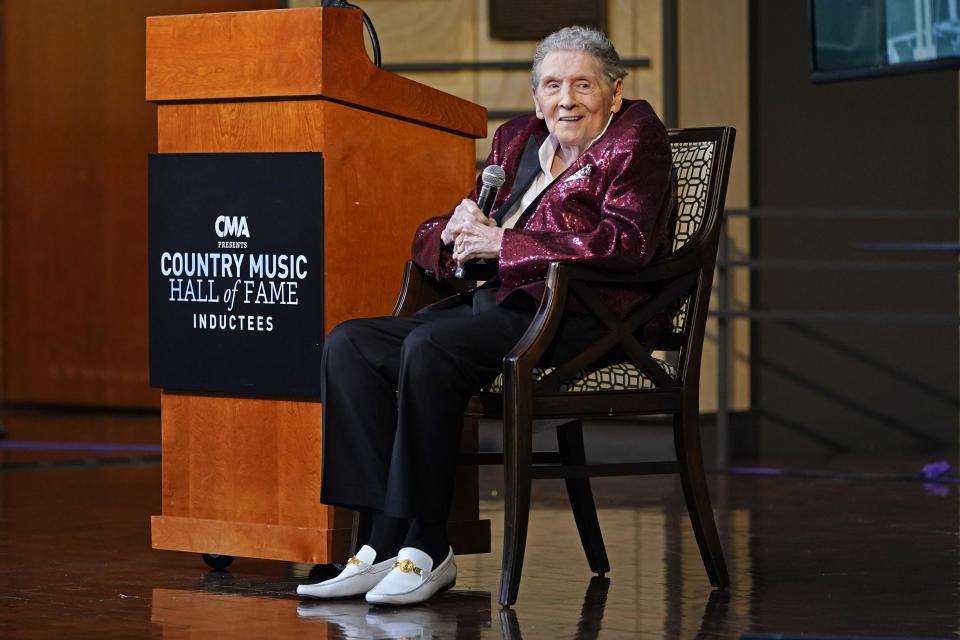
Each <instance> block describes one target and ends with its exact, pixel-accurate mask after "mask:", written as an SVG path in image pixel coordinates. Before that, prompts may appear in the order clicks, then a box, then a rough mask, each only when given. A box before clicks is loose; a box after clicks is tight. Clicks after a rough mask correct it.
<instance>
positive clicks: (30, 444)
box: [0, 440, 160, 454]
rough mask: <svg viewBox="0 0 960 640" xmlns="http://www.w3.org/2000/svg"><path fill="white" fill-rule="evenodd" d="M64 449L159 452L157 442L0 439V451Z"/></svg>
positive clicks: (94, 451) (86, 451) (67, 450)
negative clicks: (125, 442)
mask: <svg viewBox="0 0 960 640" xmlns="http://www.w3.org/2000/svg"><path fill="white" fill-rule="evenodd" d="M4 450H6V451H65V452H85V453H148V454H154V453H160V445H158V444H136V443H129V444H123V443H114V442H38V441H34V440H0V451H4Z"/></svg>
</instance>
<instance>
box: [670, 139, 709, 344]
mask: <svg viewBox="0 0 960 640" xmlns="http://www.w3.org/2000/svg"><path fill="white" fill-rule="evenodd" d="M715 146H716V143H715V142H714V141H712V140H704V141H700V142H673V143H671V144H670V149H671V150H672V151H673V166H674V169H675V170H676V173H677V215H676V219H675V221H674V228H673V251H676V250H677V249H679V248H680V247H682V246H683V245H685V244H687V242H689V241H690V239H691V238H693V237H694V236H695V235H696V234H697V232H698V231H700V229H701V228H702V227H703V223H704V217H705V216H704V214H705V213H706V211H707V191H708V187H709V185H710V177H711V176H710V168H711V166H712V165H713V153H714V147H715ZM688 300H689V296H686V297H684V298H682V299H681V300H678V301H677V303H676V305H675V307H674V312H673V314H672V317H671V319H670V324H671V326H672V328H673V332H674V333H681V332H682V331H683V327H684V322H686V318H687V302H688Z"/></svg>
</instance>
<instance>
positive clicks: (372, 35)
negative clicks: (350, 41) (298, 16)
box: [320, 0, 383, 68]
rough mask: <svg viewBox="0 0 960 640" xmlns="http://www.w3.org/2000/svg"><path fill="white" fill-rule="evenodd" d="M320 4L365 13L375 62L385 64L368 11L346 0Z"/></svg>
mask: <svg viewBox="0 0 960 640" xmlns="http://www.w3.org/2000/svg"><path fill="white" fill-rule="evenodd" d="M320 6H321V7H335V8H337V9H357V10H359V11H360V13H361V14H363V26H364V27H366V29H367V35H369V36H370V44H371V46H372V47H373V64H375V65H376V66H377V68H380V67H382V66H383V65H381V64H380V39H379V38H378V37H377V30H376V29H374V28H373V22H372V21H371V20H370V16H368V15H367V12H366V11H364V10H363V9H361V8H360V7H358V6H357V5H355V4H350V3H349V2H347V1H346V0H323V1H322V2H321V3H320Z"/></svg>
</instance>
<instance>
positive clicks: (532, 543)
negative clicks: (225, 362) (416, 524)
mask: <svg viewBox="0 0 960 640" xmlns="http://www.w3.org/2000/svg"><path fill="white" fill-rule="evenodd" d="M54 418H55V419H54V420H52V422H51V423H50V424H49V425H46V424H45V423H43V422H42V421H39V420H28V419H26V418H22V419H20V418H18V420H14V421H11V422H10V425H9V427H10V436H11V438H13V439H15V440H19V441H28V442H34V443H37V442H41V443H49V442H55V443H71V442H80V441H81V439H80V438H79V437H78V435H77V433H76V432H74V430H73V426H74V422H76V421H79V422H83V423H84V424H85V423H86V422H87V421H101V420H103V421H106V419H105V418H101V417H95V416H92V415H86V414H84V415H83V416H80V417H79V418H75V419H74V418H73V417H70V416H67V417H66V418H64V417H63V416H60V415H56V416H54ZM68 418H69V419H68ZM98 429H99V430H98V431H96V432H94V431H90V430H86V431H85V433H87V440H84V441H83V442H82V444H83V445H84V446H83V447H80V446H75V447H74V448H75V449H76V451H70V452H59V451H54V452H51V451H48V450H46V449H43V448H42V447H39V446H33V448H31V449H23V450H20V449H17V450H13V449H10V450H7V451H5V452H3V453H2V455H0V462H6V463H10V464H11V465H14V466H8V467H6V468H5V469H6V470H4V468H3V467H2V466H0V605H2V606H0V637H2V638H16V639H21V638H44V639H45V638H51V637H96V638H111V637H116V638H140V637H153V638H157V637H162V638H166V639H180V638H194V637H195V638H204V639H206V638H209V637H230V638H240V639H244V638H300V637H303V638H396V637H410V636H412V637H438V638H450V637H453V638H469V639H477V640H487V639H491V640H495V639H496V638H511V639H512V638H527V639H528V640H530V639H534V640H536V639H538V638H581V639H587V638H590V639H592V638H597V639H600V640H606V639H608V638H613V639H618V638H652V639H656V640H691V639H696V640H727V639H739V638H740V636H741V635H742V634H744V633H754V634H765V635H766V636H767V637H776V634H784V635H786V634H794V635H799V634H807V636H817V635H819V636H831V635H832V636H840V637H843V636H848V637H849V636H852V637H916V638H921V637H927V638H946V637H954V638H956V637H960V633H958V629H960V624H958V618H960V598H958V593H960V540H958V512H960V509H958V487H957V486H956V485H938V487H939V488H940V491H938V492H931V491H928V490H926V489H925V488H924V486H923V484H922V482H920V481H917V482H892V481H878V480H851V479H844V478H819V479H811V478H757V477H744V476H718V475H711V476H710V477H709V482H710V490H711V493H712V495H713V498H714V506H715V508H716V511H717V520H718V523H719V528H720V531H721V540H722V543H723V546H724V550H725V553H726V558H727V563H728V565H729V569H730V575H731V581H732V584H731V587H730V589H729V591H726V592H717V591H712V590H711V587H710V585H709V584H708V582H707V579H706V576H705V572H704V568H703V564H702V562H701V560H700V555H699V553H698V550H697V545H696V542H695V540H694V538H693V535H692V533H691V529H690V524H689V521H688V518H687V514H686V509H685V507H684V503H683V499H682V496H681V493H680V490H679V483H678V482H676V479H675V478H650V479H645V480H621V479H612V478H603V479H599V480H598V481H596V482H595V483H594V494H595V496H596V498H597V502H598V507H599V518H600V524H601V527H602V529H603V533H604V539H605V543H606V546H607V552H608V555H609V557H610V564H611V571H610V573H609V574H608V576H607V578H595V577H594V578H591V574H590V572H589V569H588V567H587V563H586V559H585V558H584V554H583V550H582V549H581V547H580V541H579V538H578V536H577V532H576V526H575V524H574V522H573V517H572V515H571V513H570V508H569V505H568V503H567V501H566V497H565V492H564V489H563V483H562V482H556V483H554V482H551V481H541V482H538V483H536V484H535V485H534V496H533V509H532V511H531V516H530V529H529V535H528V544H527V550H526V555H525V562H524V567H523V579H522V581H521V585H520V594H519V599H518V601H517V604H516V605H515V606H514V607H513V608H510V609H501V608H500V607H499V605H497V604H496V592H497V588H498V585H499V576H500V542H501V540H500V538H499V533H500V531H501V530H502V526H503V525H502V512H503V500H502V498H501V497H500V495H502V490H501V487H500V486H499V485H498V484H497V482H498V479H497V478H498V476H497V475H496V473H491V475H489V476H483V477H482V478H481V484H480V486H481V489H482V491H483V492H484V493H483V494H482V495H483V496H484V498H483V499H482V501H481V509H482V516H483V517H484V518H490V519H491V521H492V523H491V524H492V530H493V531H494V540H493V542H494V544H493V547H494V548H493V550H492V553H489V554H482V555H475V556H461V557H458V558H457V564H458V569H459V575H458V583H457V585H456V587H455V588H454V589H452V590H450V591H447V592H444V593H443V594H439V595H438V597H436V598H435V599H434V600H432V601H431V602H429V603H427V604H426V605H423V606H419V607H412V608H397V609H376V608H372V607H370V606H368V605H367V604H366V603H365V602H363V601H353V602H337V603H304V602H301V601H300V600H299V598H298V597H297V595H296V586H297V585H298V584H301V583H303V582H308V581H314V582H315V581H317V580H319V579H322V578H323V577H325V572H329V571H330V570H331V568H330V567H323V566H320V567H315V566H313V565H304V564H289V563H283V562H276V561H269V560H256V559H250V558H238V559H237V560H236V561H235V562H234V563H233V564H232V565H231V566H230V568H229V571H210V570H208V569H207V567H206V565H204V563H203V561H202V560H201V559H200V556H199V555H198V554H189V553H177V552H172V551H156V550H153V549H151V548H150V526H149V517H150V515H152V514H155V513H158V512H159V511H158V510H159V502H160V495H161V482H160V480H161V479H160V467H159V465H157V464H155V463H151V462H150V461H149V460H143V459H130V460H126V459H123V460H118V459H117V458H116V457H115V456H114V449H115V448H111V447H106V446H104V447H100V448H99V449H97V450H96V451H93V449H92V448H91V447H89V446H88V445H89V444H90V443H91V442H97V443H98V444H110V443H113V444H124V445H131V444H132V445H142V444H149V443H150V442H151V441H153V439H155V438H156V437H157V433H156V432H157V424H156V420H155V418H154V417H151V416H145V417H138V416H130V415H122V416H120V417H119V418H118V419H117V420H116V421H112V422H110V421H106V422H105V423H104V424H102V425H101V426H100V427H99V428H98ZM90 434H93V435H90ZM95 436H96V437H95ZM78 455H82V456H83V461H84V464H85V466H83V467H79V466H78V467H76V468H64V467H57V466H50V465H49V464H48V463H51V462H54V463H57V462H60V460H58V459H56V458H57V457H63V456H72V457H70V458H69V460H72V459H73V458H74V457H77V456H78ZM64 459H68V458H64ZM78 459H79V458H78ZM944 494H945V495H944ZM758 637H759V636H758Z"/></svg>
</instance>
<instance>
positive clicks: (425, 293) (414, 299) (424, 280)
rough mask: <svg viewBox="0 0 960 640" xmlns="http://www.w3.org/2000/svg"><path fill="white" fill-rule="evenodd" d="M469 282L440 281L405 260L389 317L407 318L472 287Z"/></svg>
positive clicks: (412, 262) (413, 263) (411, 261)
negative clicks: (401, 278) (395, 299)
mask: <svg viewBox="0 0 960 640" xmlns="http://www.w3.org/2000/svg"><path fill="white" fill-rule="evenodd" d="M473 284H474V283H473V282H471V281H469V280H457V281H452V280H440V281H439V282H438V281H437V280H436V279H435V278H433V277H431V276H428V275H427V274H426V272H425V271H424V270H423V269H422V268H420V266H419V265H418V264H417V263H416V262H414V261H413V260H407V262H406V264H404V266H403V280H402V281H401V283H400V293H399V294H398V295H397V302H396V303H395V304H394V305H393V311H392V312H391V315H394V316H409V315H413V314H414V313H416V312H417V311H419V310H420V309H422V308H424V307H425V306H427V305H429V304H433V303H434V302H437V301H438V300H442V299H444V298H447V297H449V296H452V295H455V294H457V293H461V292H462V291H465V290H466V289H468V288H470V287H471V286H473Z"/></svg>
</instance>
